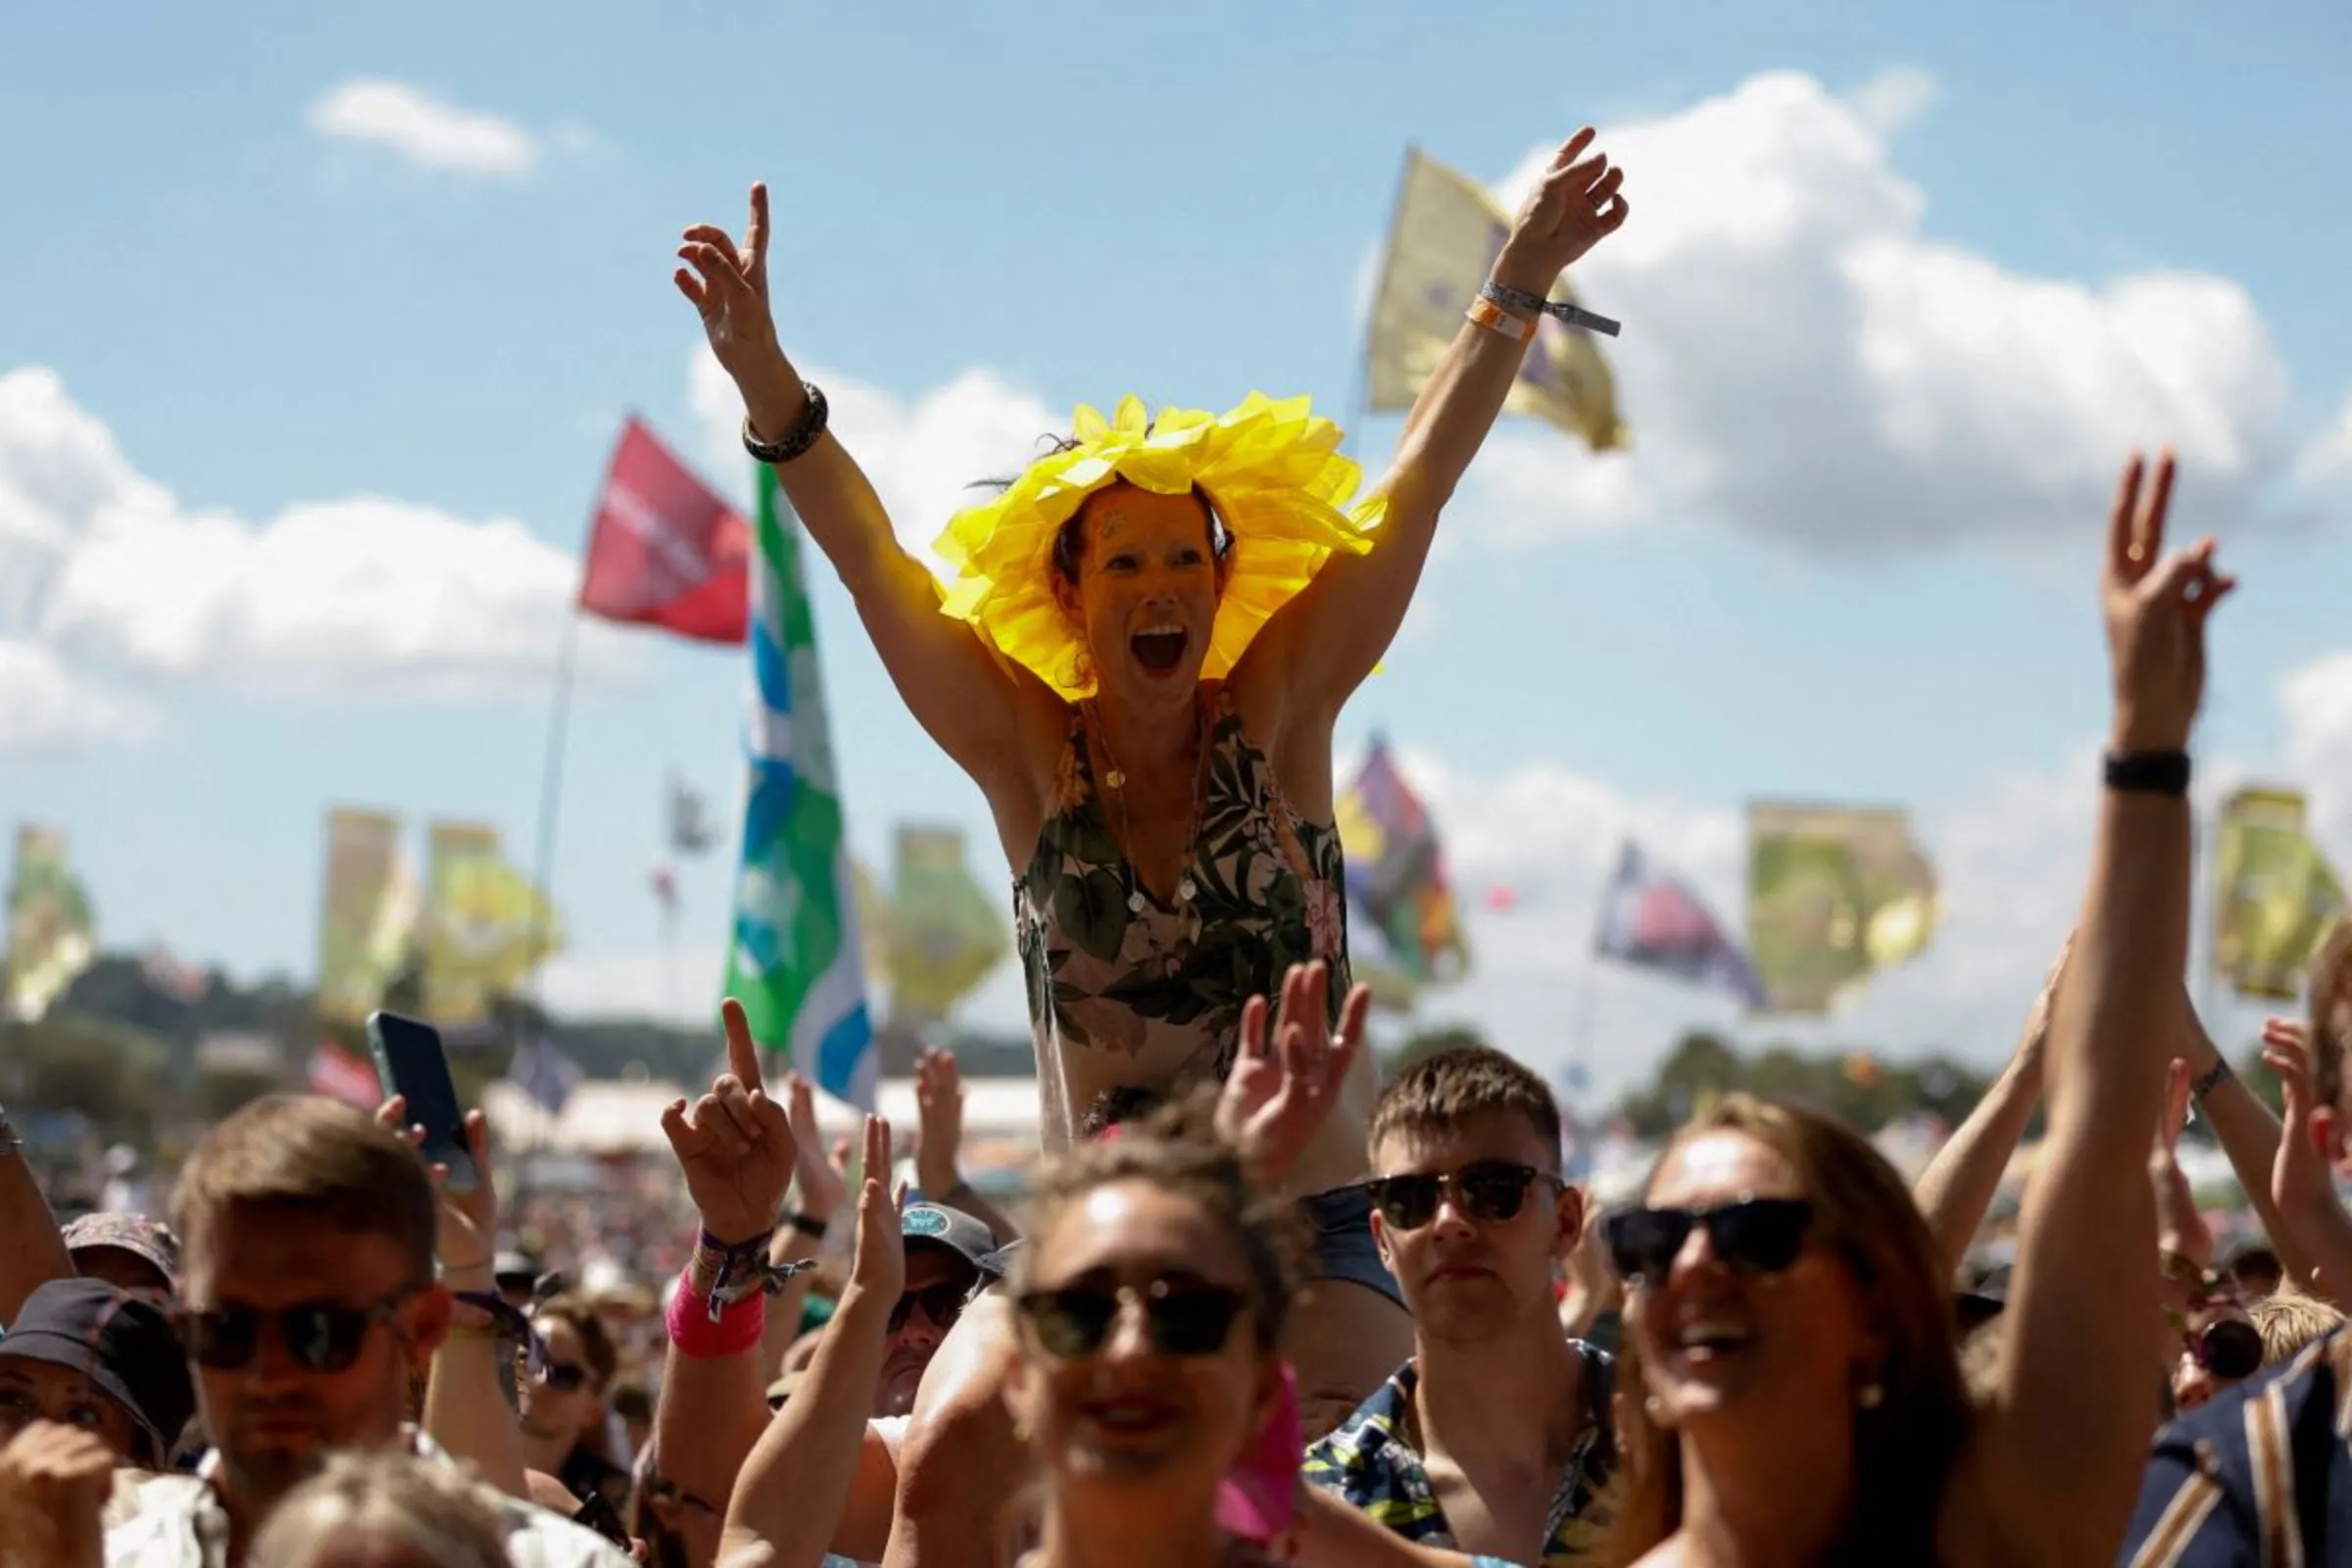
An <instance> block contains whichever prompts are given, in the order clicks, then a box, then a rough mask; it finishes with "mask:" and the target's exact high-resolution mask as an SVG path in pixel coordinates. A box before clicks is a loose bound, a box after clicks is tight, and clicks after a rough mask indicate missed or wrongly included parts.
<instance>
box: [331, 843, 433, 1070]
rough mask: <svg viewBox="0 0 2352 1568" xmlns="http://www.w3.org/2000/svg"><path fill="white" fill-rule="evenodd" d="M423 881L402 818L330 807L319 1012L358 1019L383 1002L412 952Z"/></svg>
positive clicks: (350, 1020)
mask: <svg viewBox="0 0 2352 1568" xmlns="http://www.w3.org/2000/svg"><path fill="white" fill-rule="evenodd" d="M416 923H417V883H416V877H415V875H414V873H413V872H412V871H411V870H410V868H409V864H408V861H407V858H405V857H404V856H402V854H401V853H400V818H398V817H396V816H393V815H392V814H390V813H389V812H385V811H370V810H363V809H356V808H351V807H337V808H336V809H333V810H331V811H329V812H327V814H326V897H325V904H324V907H323V909H322V911H321V913H320V916H319V987H318V997H317V999H316V1003H315V1005H316V1007H317V1010H318V1013H319V1017H321V1018H324V1019H330V1020H333V1021H336V1022H340V1023H358V1022H359V1021H360V1020H361V1019H363V1018H365V1017H367V1016H368V1014H369V1013H370V1012H373V1011H374V1010H375V1009H376V1008H377V1006H379V1005H381V1004H382V1000H383V995H384V986H385V984H386V983H387V982H389V981H390V980H391V978H392V977H393V975H395V974H397V973H398V972H399V971H400V968H401V966H402V964H404V963H405V962H406V961H407V960H408V958H409V956H410V944H411V942H412V941H413V940H414V938H415V935H416Z"/></svg>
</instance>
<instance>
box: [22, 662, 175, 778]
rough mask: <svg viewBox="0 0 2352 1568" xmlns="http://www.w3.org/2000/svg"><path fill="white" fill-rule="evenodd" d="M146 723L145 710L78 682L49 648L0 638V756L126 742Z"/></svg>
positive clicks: (25, 754) (139, 731)
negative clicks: (101, 743)
mask: <svg viewBox="0 0 2352 1568" xmlns="http://www.w3.org/2000/svg"><path fill="white" fill-rule="evenodd" d="M149 727H150V719H149V716H148V714H147V712H146V711H145V710H144V709H142V708H140V707H139V706H138V705H137V704H135V703H131V702H129V701H127V700H125V699H123V698H121V697H117V696H115V695H113V694H111V693H108V692H105V691H102V690H99V689H97V688H94V687H92V686H90V685H89V684H87V683H86V682H83V681H79V680H76V679H75V678H74V677H73V675H72V674H71V673H69V672H68V671H67V669H66V667H65V666H64V665H63V664H62V663H60V662H58V659H57V656H56V655H55V654H53V653H51V652H50V651H49V650H48V649H46V648H43V647H41V646H39V645H38V644H35V643H28V642H12V641H5V640H0V757H22V756H28V755H31V754H33V753H36V752H50V751H67V750H71V749H73V748H75V747H79V746H86V745H89V744H91V743H93V742H98V741H120V740H130V739H135V738H136V737H138V736H140V735H143V734H145V733H146V732H147V730H148V728H149Z"/></svg>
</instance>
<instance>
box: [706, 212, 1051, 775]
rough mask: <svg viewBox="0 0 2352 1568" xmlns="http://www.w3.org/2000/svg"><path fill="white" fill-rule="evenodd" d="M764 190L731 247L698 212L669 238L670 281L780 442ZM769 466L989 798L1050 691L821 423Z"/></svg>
mask: <svg viewBox="0 0 2352 1568" xmlns="http://www.w3.org/2000/svg"><path fill="white" fill-rule="evenodd" d="M768 234H769V224H768V209H767V187H766V186H765V185H754V186H753V187H752V217H751V226H750V227H749V228H747V229H746V230H745V231H744V237H743V244H742V246H741V247H740V248H738V246H737V245H736V243H735V241H734V239H733V238H732V237H731V236H729V235H728V233H727V231H726V230H725V229H723V228H720V227H718V226H716V225H715V224H711V223H698V224H697V225H695V226H694V227H692V228H690V229H688V230H686V233H685V236H684V243H683V244H681V245H680V246H679V247H678V256H679V258H680V259H681V260H682V261H684V262H685V263H686V265H685V266H683V267H680V268H679V269H678V270H677V273H676V281H677V285H678V292H679V293H681V294H683V295H685V296H686V298H687V299H688V300H690V301H691V302H693V305H694V308H695V309H696V310H697V311H699V312H701V313H702V318H703V331H704V333H705V334H706V335H707V336H708V337H709V338H710V340H711V353H712V354H713V355H715V356H717V359H718V363H719V364H720V366H722V367H723V368H725V370H726V372H727V374H728V375H730V376H732V377H733V378H734V381H735V387H736V390H737V391H739V392H741V393H742V394H743V403H744V408H745V410H746V411H747V413H748V415H749V420H750V425H751V430H752V433H753V434H754V435H755V436H757V437H758V438H759V439H760V441H763V442H769V443H786V442H790V441H791V440H792V439H793V437H794V436H795V434H796V433H797V432H800V431H802V430H803V428H804V420H805V419H807V418H808V417H809V412H810V408H809V394H808V390H807V388H806V385H805V383H804V382H803V381H802V379H801V376H800V373H799V372H798V371H796V370H795V369H794V368H793V367H792V362H791V361H790V360H788V359H786V358H785V355H784V351H783V349H782V347H780V346H779V345H778V343H777V341H776V326H775V319H774V316H773V313H772V312H771V310H770V309H769V304H768V288H767V241H768ZM775 467H776V476H777V478H778V480H779V481H780V482H781V483H782V485H783V487H784V494H785V496H786V497H787V498H788V499H789V500H790V501H791V502H792V507H793V511H794V512H796V513H798V514H799V515H800V519H801V523H802V525H803V526H804V527H806V528H807V529H808V530H809V538H811V539H813V540H815V541H816V547H817V548H818V549H819V550H822V551H823V552H824V553H825V559H826V560H827V561H830V562H831V563H832V564H833V569H834V571H835V572H837V573H839V574H840V577H841V580H842V583H843V585H844V586H845V587H847V588H848V589H849V590H850V597H851V598H852V599H853V600H854V601H856V603H857V606H858V618H859V619H860V620H862V621H863V622H864V623H865V630H866V635H867V636H869V637H871V638H872V639H873V642H874V648H875V651H876V652H878V653H880V654H881V656H882V663H883V666H884V667H885V668H886V669H888V670H889V671H890V678H891V680H892V681H893V682H895V683H896V684H897V686H898V688H899V696H900V697H901V698H903V699H904V700H905V701H906V704H907V708H908V709H909V710H910V711H912V712H913V714H914V716H915V719H916V721H917V722H919V723H920V724H921V725H922V726H923V728H924V729H925V730H926V731H928V732H929V734H930V736H931V738H932V739H933V740H935V741H937V742H938V743H939V745H940V747H941V749H942V750H944V751H945V752H946V753H947V754H948V755H949V756H950V757H952V758H954V759H955V760H956V763H957V764H958V765H960V766H961V767H962V768H963V770H964V771H965V772H967V773H969V774H971V775H972V777H973V778H974V779H975V780H976V781H977V782H978V783H979V784H980V786H981V789H982V790H983V791H984V792H986V793H987V794H988V795H989V796H990V798H991V800H992V801H993V800H995V799H996V797H997V793H998V790H997V786H998V785H999V784H1000V783H1002V782H1004V781H1005V780H1007V779H1011V778H1016V777H1024V776H1025V775H1023V774H1021V773H1019V771H1018V770H1019V769H1020V768H1021V766H1022V758H1023V756H1024V753H1023V752H1022V750H1021V749H1020V748H1019V747H1018V746H1016V745H1015V744H1013V743H1014V741H1015V740H1016V739H1017V738H1018V734H1019V716H1020V708H1021V705H1022V704H1023V703H1043V702H1050V701H1051V694H1050V693H1048V692H1047V691H1046V690H1045V688H1044V686H1043V685H1042V684H1041V683H1039V682H1037V681H1036V680H1035V679H1034V678H1033V677H1031V676H1030V675H1028V674H1027V673H1026V672H1025V671H1022V670H1019V669H1017V668H1016V667H1015V666H1013V665H1012V664H1011V663H1009V662H1006V661H1004V660H1001V659H999V658H998V657H997V655H996V653H995V652H994V651H993V650H992V649H990V648H989V647H988V646H987V645H986V644H984V643H983V642H982V641H981V640H980V637H979V635H978V634H977V633H976V632H974V631H973V629H972V627H971V626H970V625H968V624H967V623H965V622H963V621H959V620H952V619H950V618H949V617H948V616H946V615H943V614H941V613H940V609H939V607H940V594H939V588H938V585H937V583H936V582H935V580H934V579H933V578H932V576H931V572H930V569H929V568H928V567H926V566H925V565H924V564H922V563H921V562H920V561H917V560H916V559H915V558H914V557H913V556H911V555H909V554H907V551H906V550H905V549H904V548H903V547H902V546H901V545H900V544H899V540H898V536H897V534H895V533H894V532H892V530H891V523H890V515H889V514H888V513H887V512H885V511H884V510H883V507H882V499H881V497H879V496H877V495H876V494H875V493H874V487H873V484H872V483H871V482H870V481H869V480H868V479H867V478H866V476H865V474H864V472H863V470H861V469H860V468H859V467H858V465H857V463H856V461H855V460H853V459H852V458H851V457H850V454H849V452H848V450H847V449H845V448H844V447H843V446H842V444H841V442H840V441H839V440H837V439H835V438H834V437H833V436H832V435H831V434H830V433H823V434H819V435H818V436H817V437H816V439H815V441H814V442H813V444H811V445H809V448H808V449H807V450H806V451H805V452H803V453H801V454H800V455H799V456H797V457H795V458H793V459H792V460H791V461H789V462H786V463H779V464H777V465H776V466H775Z"/></svg>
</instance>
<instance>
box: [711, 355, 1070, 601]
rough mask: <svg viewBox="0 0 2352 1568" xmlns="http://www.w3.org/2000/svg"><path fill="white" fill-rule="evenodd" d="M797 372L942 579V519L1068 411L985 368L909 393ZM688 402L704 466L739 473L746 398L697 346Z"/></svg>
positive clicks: (1021, 458) (1011, 466) (1024, 455)
mask: <svg viewBox="0 0 2352 1568" xmlns="http://www.w3.org/2000/svg"><path fill="white" fill-rule="evenodd" d="M803 373H804V374H805V375H807V376H808V378H809V380H811V381H813V382H815V383H816V384H817V385H818V386H820V387H822V388H823V389H824V393H825V401H826V403H827V405H828V406H829V407H830V409H831V416H830V419H831V424H830V428H831V429H832V431H833V432H834V434H835V435H837V436H838V437H840V439H841V441H842V442H843V444H844V445H845V446H847V447H848V448H849V450H850V451H851V452H852V453H854V454H856V456H857V459H858V466H859V467H861V468H863V469H864V470H865V473H866V477H868V478H869V479H871V480H872V481H873V484H874V489H875V491H876V493H878V494H879V495H880V496H881V497H882V504H883V506H884V507H885V508H887V509H888V511H889V513H890V518H891V525H892V527H893V528H895V529H896V530H897V532H898V536H899V539H900V542H901V543H903V544H904V545H906V546H907V549H909V550H910V551H912V552H913V553H914V554H915V555H916V557H917V558H919V559H921V560H922V561H924V562H925V563H926V564H929V565H930V567H931V569H932V570H933V571H934V572H937V573H940V574H941V575H943V576H944V575H946V574H947V573H948V568H947V565H946V564H945V563H943V562H942V561H941V560H940V559H939V558H938V557H937V556H935V555H933V554H932V553H931V543H932V541H933V540H935V539H937V538H938V537H939V535H940V532H941V530H943V529H944V528H946V527H947V525H948V518H949V517H951V516H953V515H955V514H956V512H957V511H959V510H961V509H962V508H964V507H968V506H971V505H973V504H975V503H976V502H979V501H983V500H986V499H987V497H988V494H989V492H988V491H987V490H985V489H974V488H972V486H973V485H974V484H975V483H976V482H978V481H980V480H985V479H1000V478H1003V479H1009V478H1011V477H1013V476H1014V475H1015V474H1017V473H1019V472H1020V471H1021V469H1022V468H1023V467H1025V466H1027V465H1028V463H1029V461H1030V460H1031V459H1032V458H1035V457H1036V456H1037V455H1038V453H1039V452H1040V451H1041V450H1042V448H1041V447H1040V446H1039V444H1038V438H1039V437H1041V436H1044V435H1048V434H1051V433H1052V432H1054V431H1057V430H1067V429H1068V428H1069V423H1070V417H1069V413H1068V411H1066V410H1062V411H1058V412H1057V411H1055V410H1054V409H1051V408H1049V407H1047V406H1046V404H1045V403H1044V402H1043V401H1041V400H1040V399H1039V398H1037V397H1036V396H1034V395H1033V394H1031V393H1028V392H1025V391H1023V390H1021V389H1020V388H1018V387H1015V386H1012V385H1010V384H1008V383H1007V382H1005V380H1004V378H1003V377H1001V376H999V375H998V374H997V373H996V372H995V371H993V370H988V369H979V368H974V369H966V370H964V371H961V372H960V373H958V374H957V375H956V378H955V379H954V380H952V381H950V382H948V383H947V384H946V385H945V386H941V387H936V388H934V389H932V390H931V391H928V392H925V393H923V394H922V395H921V396H919V397H916V398H913V399H911V400H909V399H907V398H902V397H899V396H897V395H896V394H894V393H890V392H885V391H882V390H881V389H879V388H877V387H873V386H870V385H867V384H865V383H863V382H860V381H857V380H853V379H852V378H850V377H848V376H845V375H837V374H835V373H833V372H832V371H830V370H826V369H823V368H804V370H803ZM687 401H688V403H689V405H690V406H691V407H692V408H693V410H694V413H695V416H696V417H697V419H698V421H699V422H700V423H701V425H702V428H703V452H704V455H705V458H706V460H707V461H708V462H709V463H710V465H711V471H713V472H716V473H722V474H728V473H740V472H741V471H742V469H743V466H744V461H745V460H744V456H743V442H742V430H743V400H742V398H741V397H740V396H738V395H737V393H736V391H735V383H734V382H733V381H731V380H729V379H728V377H727V372H726V371H725V370H723V369H721V368H719V365H718V362H717V361H716V360H714V359H712V358H711V352H710V350H709V349H707V348H704V347H702V346H701V345H699V344H698V345H697V346H696V348H695V350H694V358H693V361H692V364H691V368H690V369H689V370H688V375H687Z"/></svg>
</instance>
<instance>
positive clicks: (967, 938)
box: [889, 823, 1012, 1021]
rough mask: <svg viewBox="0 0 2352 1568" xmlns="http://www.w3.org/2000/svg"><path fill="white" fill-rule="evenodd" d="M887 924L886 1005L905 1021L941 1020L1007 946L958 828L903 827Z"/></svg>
mask: <svg viewBox="0 0 2352 1568" xmlns="http://www.w3.org/2000/svg"><path fill="white" fill-rule="evenodd" d="M890 924H891V939H890V948H889V952H890V980H891V997H890V1000H891V1009H892V1012H893V1014H894V1015H895V1016H897V1017H899V1018H900V1019H902V1020H907V1021H911V1020H914V1019H937V1018H944V1017H946V1016H947V1015H948V1011H949V1009H951V1008H952V1007H954V1006H955V1005H956V1003H958V1002H961V1001H962V1000H963V999H964V998H965V997H966V996H968V995H969V994H970V993H971V990H972V988H973V987H974V986H977V985H978V984H979V983H980V982H981V981H982V980H984V979H986V978H987V977H988V972H989V971H990V970H991V969H994V968H995V967H996V966H997V964H998V963H999V961H1001V960H1002V959H1003V958H1004V956H1005V955H1006V954H1007V953H1009V952H1011V951H1012V939H1011V937H1010V936H1009V934H1007V932H1006V931H1005V923H1004V920H1003V918H1002V916H1000V915H999V914H998V912H997V907H996V906H995V905H994V904H992V903H991V902H990V901H989V897H988V895H987V893H985V892H984V891H982V889H981V887H980V884H979V882H978V881H976V880H974V878H973V876H972V872H971V867H970V865H969V864H968V863H967V862H966V860H965V858H964V839H963V832H962V830H961V829H960V828H954V827H922V826H917V825H914V824H910V823H903V824H901V826H900V828H899V835H898V872H897V893H896V896H895V897H894V898H893V899H892V900H891V922H890Z"/></svg>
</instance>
